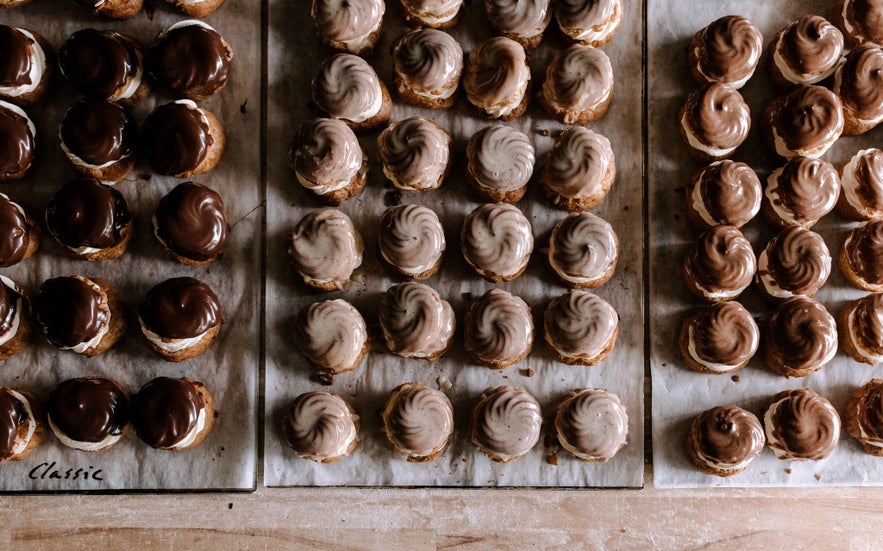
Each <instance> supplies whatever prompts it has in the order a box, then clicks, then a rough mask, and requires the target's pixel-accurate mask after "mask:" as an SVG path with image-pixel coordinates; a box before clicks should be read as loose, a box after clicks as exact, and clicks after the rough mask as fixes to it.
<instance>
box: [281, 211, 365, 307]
mask: <svg viewBox="0 0 883 551" xmlns="http://www.w3.org/2000/svg"><path fill="white" fill-rule="evenodd" d="M364 249H365V245H364V242H363V241H362V236H361V234H359V232H358V230H356V228H355V226H353V221H352V220H350V217H349V216H347V215H346V214H344V213H343V212H341V211H339V210H336V209H319V210H314V211H311V212H310V213H308V214H307V215H306V216H304V217H303V218H301V220H300V222H298V223H297V226H295V227H294V231H292V232H291V234H290V235H289V237H288V254H289V256H290V257H291V260H292V261H293V262H294V266H295V269H296V270H297V273H298V274H299V275H300V276H301V278H303V280H304V283H306V284H307V285H308V286H310V287H312V288H314V289H318V290H320V291H336V290H339V289H343V288H344V287H345V286H346V284H347V283H348V282H349V280H350V278H351V277H352V275H353V271H355V269H356V268H358V267H359V266H360V265H361V264H362V252H363V251H364Z"/></svg>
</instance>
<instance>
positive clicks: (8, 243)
mask: <svg viewBox="0 0 883 551" xmlns="http://www.w3.org/2000/svg"><path fill="white" fill-rule="evenodd" d="M32 231H34V230H33V228H32V227H31V223H30V222H29V221H28V215H27V214H26V213H25V210H24V208H23V207H22V206H21V205H19V204H18V203H16V202H15V201H13V200H12V199H10V198H9V196H8V195H6V194H3V193H0V267H4V268H6V267H8V266H12V265H15V264H18V263H19V262H21V261H22V260H23V259H24V257H25V253H26V252H27V250H28V243H29V241H30V235H31V232H32Z"/></svg>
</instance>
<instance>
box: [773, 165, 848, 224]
mask: <svg viewBox="0 0 883 551" xmlns="http://www.w3.org/2000/svg"><path fill="white" fill-rule="evenodd" d="M839 195H840V176H839V175H838V174H837V169H836V168H834V165H832V164H831V163H829V162H827V161H822V160H818V159H807V158H804V157H795V158H793V159H791V160H790V161H788V162H787V163H785V166H783V167H780V168H777V169H776V170H774V171H773V172H771V173H770V175H769V177H768V178H767V186H766V189H765V190H764V201H765V202H767V203H768V204H769V206H770V207H771V208H772V210H773V211H774V212H775V214H776V216H777V217H778V218H779V219H780V221H778V224H779V225H781V226H804V227H806V228H811V227H812V226H813V225H814V224H815V223H816V222H818V221H819V219H820V218H821V217H822V216H824V215H826V214H828V213H829V212H831V209H833V208H834V205H836V204H837V197H839Z"/></svg>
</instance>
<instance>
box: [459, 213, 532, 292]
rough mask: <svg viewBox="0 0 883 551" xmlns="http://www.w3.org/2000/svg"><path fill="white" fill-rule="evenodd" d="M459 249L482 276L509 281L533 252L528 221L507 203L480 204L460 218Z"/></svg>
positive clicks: (520, 271)
mask: <svg viewBox="0 0 883 551" xmlns="http://www.w3.org/2000/svg"><path fill="white" fill-rule="evenodd" d="M460 249H461V251H462V253H463V258H465V259H466V262H468V263H469V265H470V266H472V268H473V269H475V271H476V272H478V274H479V275H480V276H481V277H483V278H485V279H486V280H488V281H491V282H494V283H499V282H500V281H511V280H513V279H515V278H517V277H518V276H520V275H521V274H522V273H523V272H524V269H525V268H527V263H528V261H529V260H530V254H531V252H533V232H532V230H531V225H530V221H529V220H528V219H527V217H526V216H525V215H524V213H522V212H521V211H520V210H519V209H518V207H516V206H514V205H510V204H508V203H486V204H484V205H480V206H478V207H477V208H476V209H475V210H473V211H472V212H470V213H469V214H468V215H466V219H465V220H463V227H462V228H461V229H460Z"/></svg>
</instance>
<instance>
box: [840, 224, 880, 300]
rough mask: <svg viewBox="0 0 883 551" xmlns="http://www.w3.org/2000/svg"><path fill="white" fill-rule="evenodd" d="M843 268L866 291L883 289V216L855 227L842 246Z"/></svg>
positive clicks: (851, 279) (849, 279) (849, 277)
mask: <svg viewBox="0 0 883 551" xmlns="http://www.w3.org/2000/svg"><path fill="white" fill-rule="evenodd" d="M838 263H839V265H840V270H841V271H842V272H843V275H844V276H846V279H847V280H848V281H849V282H850V283H852V284H853V285H854V286H856V287H858V288H859V289H862V290H864V291H870V292H872V293H879V292H881V291H883V219H876V218H875V219H873V220H868V221H867V222H862V223H861V224H859V225H858V227H856V228H853V230H852V231H850V232H849V235H848V236H847V237H846V241H845V242H844V243H843V248H841V249H840V257H839V262H838Z"/></svg>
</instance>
